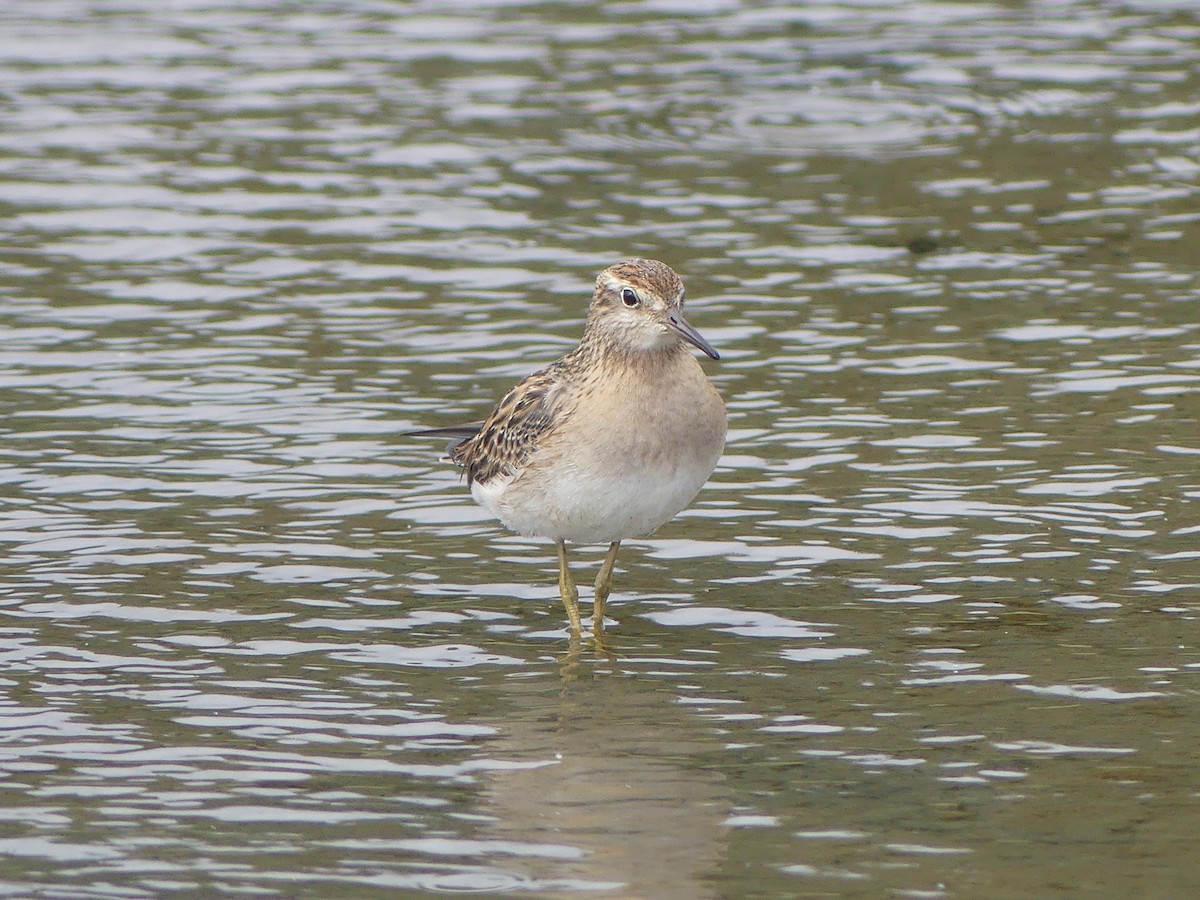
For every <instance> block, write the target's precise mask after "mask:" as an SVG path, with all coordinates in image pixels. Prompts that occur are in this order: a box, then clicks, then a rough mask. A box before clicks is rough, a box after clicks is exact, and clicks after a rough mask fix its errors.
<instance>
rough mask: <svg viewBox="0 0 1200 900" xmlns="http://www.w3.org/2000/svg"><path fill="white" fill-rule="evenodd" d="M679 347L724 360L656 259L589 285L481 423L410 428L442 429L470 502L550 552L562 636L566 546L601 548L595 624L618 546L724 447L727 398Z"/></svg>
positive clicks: (654, 520) (570, 590) (573, 613)
mask: <svg viewBox="0 0 1200 900" xmlns="http://www.w3.org/2000/svg"><path fill="white" fill-rule="evenodd" d="M688 344H691V345H692V346H694V347H698V348H699V349H700V350H702V351H704V353H706V354H707V355H708V356H710V357H712V358H713V359H720V356H719V354H718V353H717V351H716V350H714V349H713V348H712V345H711V344H709V343H708V341H706V340H705V339H704V338H703V337H702V336H701V335H700V333H699V332H698V331H696V329H695V328H693V327H692V326H691V325H690V324H688V321H687V320H686V319H685V318H684V317H683V282H682V281H681V280H680V279H679V276H678V275H676V274H675V272H674V271H672V270H671V268H670V267H669V266H667V265H665V264H664V263H661V262H658V261H657V260H653V259H629V260H625V261H624V262H620V263H617V264H616V265H613V266H609V267H608V268H607V269H605V270H604V271H603V272H601V273H600V275H599V277H597V279H596V289H595V292H594V293H593V294H592V302H591V306H590V308H589V310H588V316H587V323H586V324H585V325H584V329H583V338H582V339H581V340H580V342H579V346H577V347H576V348H575V349H574V350H572V351H571V352H570V353H568V354H567V355H566V356H564V357H563V358H562V359H560V360H558V361H557V362H553V363H551V364H550V365H548V366H546V367H545V368H544V369H541V370H539V371H537V372H534V373H533V374H532V375H530V376H529V377H527V378H526V379H524V380H523V381H521V382H520V383H518V384H517V385H516V387H514V388H513V389H512V390H510V391H509V392H508V393H507V394H506V395H505V396H504V399H502V400H501V401H500V403H499V404H498V405H497V406H496V408H495V409H494V410H492V413H491V415H489V416H488V417H487V419H486V420H484V422H483V423H481V424H474V425H464V426H461V427H457V428H438V429H433V430H429V431H419V432H414V434H415V435H421V436H436V437H449V438H452V439H453V443H452V444H451V445H450V449H449V454H450V459H451V460H452V461H453V462H454V463H456V464H457V465H458V466H459V467H461V468H462V470H463V471H464V473H465V474H466V477H467V483H468V484H469V485H470V488H471V494H472V495H473V496H474V497H475V500H476V501H477V502H478V503H479V504H480V505H482V506H483V507H484V508H485V509H487V510H488V512H490V513H492V514H493V515H495V516H496V517H497V518H499V519H500V521H501V522H503V523H504V524H505V525H506V526H508V527H509V528H511V529H512V530H513V531H516V532H519V533H521V534H524V535H530V536H538V537H547V538H550V539H551V540H553V541H554V542H555V544H556V545H557V547H558V587H559V592H560V593H561V594H562V602H563V606H564V607H566V611H567V618H568V620H569V621H570V627H571V634H572V637H577V636H578V635H579V633H580V631H581V627H582V625H581V621H580V615H579V592H578V590H576V588H575V584H574V582H573V581H572V580H571V573H570V571H569V569H568V567H567V543H568V542H572V543H585V544H592V543H607V544H608V553H607V554H606V555H605V557H604V562H603V563H602V564H601V566H600V571H599V574H598V575H597V576H596V593H595V600H594V617H593V619H592V629H593V632H594V634H595V637H596V641H597V643H602V640H603V637H602V636H603V632H604V604H605V601H606V600H607V599H608V595H609V592H610V590H611V588H612V574H613V565H614V564H615V563H616V559H617V551H618V550H619V549H620V546H621V541H623V540H624V539H626V538H632V537H639V536H642V535H646V534H649V533H650V532H652V531H654V530H655V529H657V528H658V527H659V526H660V525H662V524H663V523H664V522H667V521H669V520H670V519H672V518H674V517H675V515H676V514H677V513H679V512H680V510H682V509H683V508H684V507H686V506H687V505H688V504H689V503H691V502H692V499H693V498H694V497H695V496H696V494H697V493H698V492H699V490H700V488H701V487H703V486H704V483H705V482H706V481H707V480H708V477H709V476H710V475H711V474H712V472H713V469H714V468H715V467H716V465H717V460H718V459H719V458H720V456H721V451H722V450H723V449H724V447H725V404H724V403H723V402H722V401H721V397H720V395H719V394H718V393H717V391H716V388H714V387H713V385H712V383H711V382H710V381H709V380H708V378H707V377H706V376H705V374H704V370H703V369H702V368H701V367H700V364H699V362H697V360H696V357H695V356H694V355H693V354H692V353H691V351H690V350H689V349H688V346H687V345H688Z"/></svg>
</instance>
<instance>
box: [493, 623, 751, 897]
mask: <svg viewBox="0 0 1200 900" xmlns="http://www.w3.org/2000/svg"><path fill="white" fill-rule="evenodd" d="M643 662H644V661H643ZM631 665H632V663H631V664H627V665H625V666H624V668H623V669H622V663H621V660H620V659H619V658H617V657H613V656H611V655H606V656H604V657H602V658H595V659H594V660H593V658H590V657H589V655H588V654H587V653H586V652H585V653H581V652H580V650H579V648H578V647H577V646H576V647H572V649H571V650H569V651H568V652H567V653H566V654H565V655H564V656H563V658H562V661H561V676H562V678H561V685H560V688H559V689H558V690H557V691H553V690H548V689H547V687H548V686H547V685H546V684H545V683H544V682H541V683H536V682H534V681H532V680H531V681H525V682H522V681H517V680H512V681H509V682H508V684H507V686H506V688H505V692H506V694H507V699H508V701H509V702H508V704H507V706H508V707H509V708H510V709H511V710H512V711H513V712H512V714H511V715H510V716H509V717H508V718H506V719H505V720H503V721H501V722H497V723H495V724H496V727H497V728H498V730H499V732H500V735H501V736H500V737H499V738H498V740H497V745H495V749H496V750H497V751H498V752H499V753H500V754H502V755H504V756H507V757H509V758H515V759H518V760H522V761H530V760H533V759H539V760H543V761H544V762H545V764H544V765H541V766H537V767H527V768H520V769H510V770H502V771H496V772H493V773H490V774H489V778H490V781H489V783H488V786H487V788H486V790H485V792H484V797H483V808H484V810H485V811H486V812H487V813H488V814H490V815H494V816H495V817H496V821H497V825H496V826H495V827H496V832H497V837H501V838H503V839H504V840H506V841H513V842H521V843H528V844H550V845H557V846H566V847H570V848H573V849H574V850H575V851H576V852H575V853H573V854H570V855H569V856H567V857H566V858H563V857H559V858H555V859H541V858H525V859H521V860H520V861H519V863H518V865H520V866H521V867H522V868H523V869H524V871H523V873H522V874H524V875H525V876H526V877H527V878H530V879H532V880H535V881H539V882H543V883H544V882H546V881H551V882H556V883H558V884H559V885H562V884H564V882H565V883H567V884H571V885H572V886H573V887H576V888H578V887H584V886H586V887H588V888H590V889H592V890H604V889H608V890H612V891H617V892H619V893H620V895H621V896H622V897H632V898H636V897H647V898H649V897H653V898H675V897H679V898H685V897H686V898H696V897H709V896H714V891H713V889H712V887H711V886H710V884H709V881H708V877H709V875H710V873H711V872H712V871H713V870H714V868H715V867H716V866H717V864H718V863H719V861H720V860H721V858H722V856H723V854H724V851H725V845H726V835H727V829H726V827H725V826H724V825H723V824H722V823H723V822H724V820H725V818H726V816H727V815H728V812H729V808H730V805H731V800H730V795H729V791H728V789H727V786H726V784H725V782H724V779H723V778H722V777H721V776H720V775H718V774H716V773H713V772H709V771H706V770H705V769H703V768H701V767H699V766H697V765H696V764H695V761H694V757H695V756H696V755H698V754H700V753H704V752H707V751H710V750H712V749H713V748H714V743H715V736H714V735H713V734H712V733H711V731H709V730H708V729H706V728H705V727H703V725H702V724H701V723H700V722H698V721H696V720H695V719H694V718H691V717H689V716H688V715H687V713H686V711H685V710H684V709H682V708H681V707H680V706H679V705H678V703H677V701H676V695H675V693H674V691H672V690H671V689H670V687H669V686H668V685H666V684H665V683H664V682H662V681H659V680H657V679H655V677H654V676H653V675H647V674H644V673H640V672H632V671H630V668H631ZM610 667H611V668H610Z"/></svg>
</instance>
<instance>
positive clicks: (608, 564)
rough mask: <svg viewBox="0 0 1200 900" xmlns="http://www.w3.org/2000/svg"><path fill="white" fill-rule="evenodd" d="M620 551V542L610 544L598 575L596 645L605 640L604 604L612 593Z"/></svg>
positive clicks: (595, 621)
mask: <svg viewBox="0 0 1200 900" xmlns="http://www.w3.org/2000/svg"><path fill="white" fill-rule="evenodd" d="M620 549H621V542H620V541H613V542H612V543H611V544H609V545H608V553H607V554H605V556H604V562H603V563H601V565H600V571H599V572H597V573H596V606H595V613H594V614H593V616H592V633H593V634H594V635H596V643H602V642H603V640H604V604H605V602H606V601H607V600H608V595H609V592H610V591H612V573H613V566H614V565H616V562H617V551H618V550H620Z"/></svg>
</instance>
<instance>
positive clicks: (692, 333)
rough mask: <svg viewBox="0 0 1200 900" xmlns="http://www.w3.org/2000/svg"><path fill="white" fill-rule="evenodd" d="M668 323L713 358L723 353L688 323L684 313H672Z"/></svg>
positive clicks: (690, 342) (719, 356) (686, 339)
mask: <svg viewBox="0 0 1200 900" xmlns="http://www.w3.org/2000/svg"><path fill="white" fill-rule="evenodd" d="M667 324H668V325H670V326H671V330H672V331H674V332H675V333H676V334H677V335H679V336H680V337H681V338H683V339H684V340H685V341H687V342H688V343H689V344H691V345H692V346H693V347H699V348H700V349H701V350H703V351H704V352H705V353H707V354H708V355H709V356H711V357H712V358H713V359H720V358H721V354H720V353H718V352H717V351H716V350H714V349H713V345H712V344H710V343H709V342H708V341H706V340H705V339H704V336H703V335H702V334H700V332H698V331H697V330H696V329H695V328H693V327H692V326H691V325H690V324H689V323H688V320H687V319H685V318H684V317H683V313H678V312H674V313H671V315H670V316H668V317H667Z"/></svg>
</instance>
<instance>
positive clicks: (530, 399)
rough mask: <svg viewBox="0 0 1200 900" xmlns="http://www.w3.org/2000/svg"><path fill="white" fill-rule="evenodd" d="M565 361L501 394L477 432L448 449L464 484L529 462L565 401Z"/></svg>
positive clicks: (515, 468)
mask: <svg viewBox="0 0 1200 900" xmlns="http://www.w3.org/2000/svg"><path fill="white" fill-rule="evenodd" d="M563 363H564V360H559V361H558V362H556V363H552V364H551V365H549V366H547V367H546V368H544V369H542V370H540V371H538V372H534V373H533V374H532V375H530V376H529V377H528V378H526V379H525V380H524V381H522V382H520V383H519V384H517V386H516V387H514V388H513V389H512V390H511V391H509V392H508V393H507V394H505V395H504V399H503V400H501V401H500V402H499V403H498V404H497V405H496V408H495V409H494V410H492V414H491V415H490V416H488V417H487V419H486V420H485V421H484V423H483V426H482V427H481V428H480V429H479V431H478V433H476V434H475V435H473V436H472V437H470V438H468V439H466V440H464V441H463V442H462V443H460V444H457V445H456V446H454V447H452V448H451V449H450V458H451V459H452V460H454V462H456V463H458V465H460V466H462V467H463V469H464V470H465V471H466V473H467V483H468V484H470V483H472V482H475V481H490V480H491V479H493V478H495V477H497V476H500V475H512V474H514V473H515V472H517V470H519V469H520V468H521V467H522V466H523V465H524V464H525V462H526V461H527V460H528V459H529V455H530V453H532V452H533V449H534V448H535V447H536V446H537V441H538V438H540V437H541V436H542V434H544V433H545V432H546V431H547V430H548V429H549V428H550V427H551V425H552V424H553V422H554V413H555V411H556V410H558V409H559V408H560V407H561V406H562V404H563V402H564V400H565V395H566V391H565V382H564V380H563V377H562V376H563V374H564V372H563V369H564V365H563Z"/></svg>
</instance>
